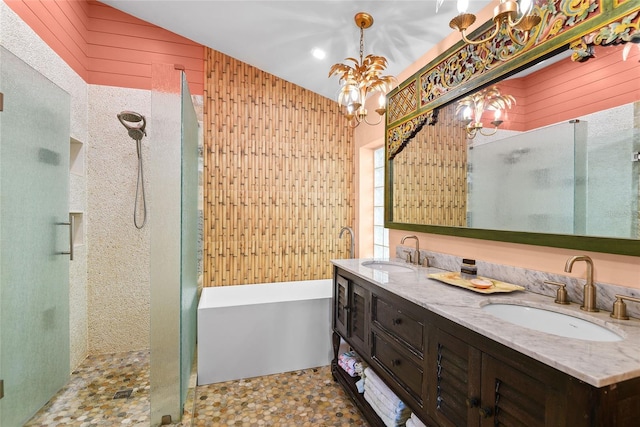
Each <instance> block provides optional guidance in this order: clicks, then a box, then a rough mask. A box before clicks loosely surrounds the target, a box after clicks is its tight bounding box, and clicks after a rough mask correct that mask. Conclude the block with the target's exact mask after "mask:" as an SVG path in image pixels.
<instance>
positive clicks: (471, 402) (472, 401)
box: [465, 397, 480, 408]
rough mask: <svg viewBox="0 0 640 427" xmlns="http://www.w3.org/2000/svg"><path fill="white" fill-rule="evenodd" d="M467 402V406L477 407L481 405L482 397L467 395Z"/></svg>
mask: <svg viewBox="0 0 640 427" xmlns="http://www.w3.org/2000/svg"><path fill="white" fill-rule="evenodd" d="M465 402H466V404H467V408H476V407H478V406H480V399H478V398H477V397H467V398H466V399H465Z"/></svg>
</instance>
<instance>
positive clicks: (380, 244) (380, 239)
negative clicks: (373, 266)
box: [373, 147, 389, 258]
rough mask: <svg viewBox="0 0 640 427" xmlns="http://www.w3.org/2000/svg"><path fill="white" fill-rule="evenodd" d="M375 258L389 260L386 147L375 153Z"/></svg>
mask: <svg viewBox="0 0 640 427" xmlns="http://www.w3.org/2000/svg"><path fill="white" fill-rule="evenodd" d="M373 256H374V257H375V258H389V230H388V229H386V228H384V147H382V148H379V149H377V150H375V151H374V152H373Z"/></svg>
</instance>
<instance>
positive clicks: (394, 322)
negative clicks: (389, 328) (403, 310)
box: [391, 318, 402, 326]
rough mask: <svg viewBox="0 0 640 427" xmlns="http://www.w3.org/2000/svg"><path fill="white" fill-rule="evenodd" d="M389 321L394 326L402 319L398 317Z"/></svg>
mask: <svg viewBox="0 0 640 427" xmlns="http://www.w3.org/2000/svg"><path fill="white" fill-rule="evenodd" d="M391 323H393V324H394V325H395V326H398V325H399V324H401V323H402V319H400V318H394V319H391Z"/></svg>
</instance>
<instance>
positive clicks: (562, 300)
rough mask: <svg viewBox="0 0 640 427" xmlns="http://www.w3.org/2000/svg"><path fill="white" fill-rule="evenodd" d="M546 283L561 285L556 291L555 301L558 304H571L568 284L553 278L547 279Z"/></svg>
mask: <svg viewBox="0 0 640 427" xmlns="http://www.w3.org/2000/svg"><path fill="white" fill-rule="evenodd" d="M544 283H546V284H547V285H554V286H559V288H558V291H557V292H556V300H555V301H554V302H555V303H556V304H564V305H566V304H570V302H569V297H568V295H567V289H566V286H567V285H565V284H564V283H560V282H554V281H552V280H545V281H544Z"/></svg>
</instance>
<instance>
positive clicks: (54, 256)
mask: <svg viewBox="0 0 640 427" xmlns="http://www.w3.org/2000/svg"><path fill="white" fill-rule="evenodd" d="M0 92H1V93H2V98H3V102H2V103H1V104H2V108H0V381H1V383H0V425H1V426H3V427H16V426H21V425H23V424H24V423H25V422H26V421H27V420H28V419H29V418H30V417H31V416H32V415H33V414H34V413H36V412H37V411H38V409H40V407H42V406H43V405H44V404H45V403H46V402H47V401H48V400H49V399H50V398H51V397H52V396H53V395H54V394H55V393H56V392H57V391H58V390H59V389H60V388H62V387H63V386H64V384H65V383H66V382H67V380H68V379H69V371H70V367H69V363H70V362H69V258H70V254H69V252H70V251H71V248H70V226H71V224H70V219H69V218H70V217H69V201H68V194H69V149H70V140H69V127H70V111H71V110H70V97H69V95H68V94H67V93H66V92H65V91H64V90H62V89H61V88H59V87H58V86H56V85H55V84H54V83H52V82H51V81H50V80H48V79H47V78H45V77H44V76H43V75H42V74H40V73H39V72H38V71H36V70H34V69H33V68H31V67H30V66H29V65H27V64H26V63H24V62H23V61H22V60H20V59H19V58H18V57H16V56H15V55H13V54H12V53H11V52H9V51H8V50H6V49H5V48H3V47H0ZM2 395H3V396H2Z"/></svg>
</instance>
